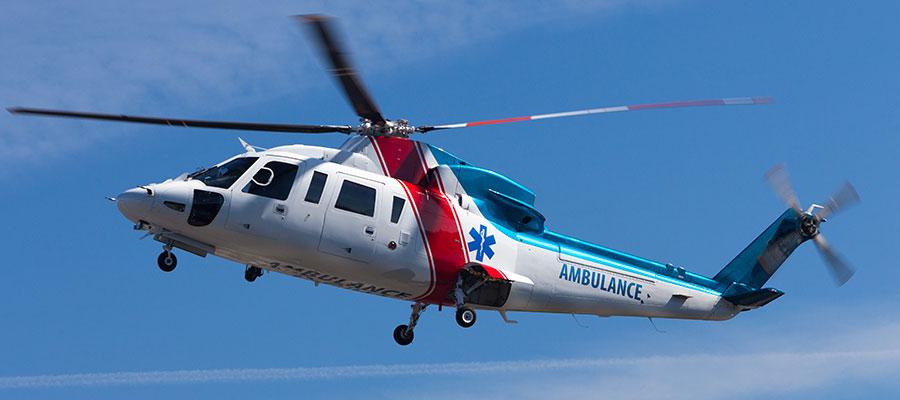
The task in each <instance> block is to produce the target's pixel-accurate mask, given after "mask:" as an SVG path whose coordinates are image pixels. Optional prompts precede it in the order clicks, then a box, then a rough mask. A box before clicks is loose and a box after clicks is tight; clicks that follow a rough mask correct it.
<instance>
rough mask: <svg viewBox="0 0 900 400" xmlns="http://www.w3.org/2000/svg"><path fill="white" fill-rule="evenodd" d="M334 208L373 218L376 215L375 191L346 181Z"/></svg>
mask: <svg viewBox="0 0 900 400" xmlns="http://www.w3.org/2000/svg"><path fill="white" fill-rule="evenodd" d="M334 207H335V208H338V209H341V210H344V211H350V212H354V213H357V214H362V215H366V216H369V217H372V216H374V215H375V189H373V188H370V187H368V186H364V185H360V184H358V183H356V182H351V181H346V180H345V181H344V184H343V185H342V186H341V192H340V193H339V194H338V199H337V202H336V203H335V204H334Z"/></svg>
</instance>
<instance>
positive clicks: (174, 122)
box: [6, 107, 353, 133]
mask: <svg viewBox="0 0 900 400" xmlns="http://www.w3.org/2000/svg"><path fill="white" fill-rule="evenodd" d="M6 111H9V112H10V113H11V114H20V115H41V116H47V117H66V118H81V119H95V120H102V121H120V122H132V123H138V124H152V125H167V126H180V127H185V128H212V129H233V130H241V131H264V132H286V133H332V132H340V133H352V132H353V127H350V126H348V125H294V124H266V123H256V122H228V121H203V120H196V119H173V118H160V117H139V116H133V115H114V114H98V113H87V112H76V111H62V110H46V109H40V108H24V107H14V108H7V109H6Z"/></svg>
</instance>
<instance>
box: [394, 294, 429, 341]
mask: <svg viewBox="0 0 900 400" xmlns="http://www.w3.org/2000/svg"><path fill="white" fill-rule="evenodd" d="M425 307H428V304H425V303H415V304H413V305H412V314H410V315H409V325H397V327H396V328H394V341H395V342H397V344H399V345H401V346H406V345H408V344H410V343H412V341H413V329H415V328H416V323H417V322H419V316H420V315H422V312H423V311H425Z"/></svg>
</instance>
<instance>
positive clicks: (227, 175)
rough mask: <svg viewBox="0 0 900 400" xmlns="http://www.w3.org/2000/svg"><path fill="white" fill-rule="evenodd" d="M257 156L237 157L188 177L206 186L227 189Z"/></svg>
mask: <svg viewBox="0 0 900 400" xmlns="http://www.w3.org/2000/svg"><path fill="white" fill-rule="evenodd" d="M258 159H259V157H238V158H235V159H233V160H231V161H228V162H226V163H224V164H222V165H219V166H215V167H210V168H206V169H202V170H200V171H197V172H194V173H193V174H190V175H188V179H194V180H198V181H200V182H203V183H204V184H205V185H206V186H212V187H217V188H221V189H228V188H230V187H231V185H233V184H234V182H236V181H237V180H238V178H240V177H241V175H243V174H244V173H245V172H247V170H248V169H250V167H251V166H252V165H253V163H255V162H256V160H258Z"/></svg>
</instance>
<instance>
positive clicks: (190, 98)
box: [0, 0, 669, 167]
mask: <svg viewBox="0 0 900 400" xmlns="http://www.w3.org/2000/svg"><path fill="white" fill-rule="evenodd" d="M668 2H669V1H667V0H654V1H646V0H644V1H626V0H600V1H593V2H581V1H564V2H552V3H547V2H541V1H522V2H510V3H507V2H482V1H453V2H445V1H424V2H421V1H395V2H392V3H391V6H390V7H384V6H383V5H382V4H367V3H360V2H352V1H324V0H323V1H315V0H309V1H303V2H276V3H272V4H268V5H266V6H259V5H256V4H254V5H250V4H248V3H245V2H238V1H217V2H203V1H201V2H191V3H189V4H185V3H183V2H170V1H162V2H152V3H123V2H115V1H98V2H90V3H71V2H52V1H51V2H40V3H35V2H27V1H20V2H8V3H5V4H4V9H3V13H0V48H2V49H3V57H0V103H2V105H4V106H10V105H31V106H44V107H59V108H69V109H81V110H99V111H107V112H123V113H151V114H158V113H164V114H173V113H174V114H178V115H188V116H191V115H198V114H199V115H208V114H210V113H215V112H216V111H218V110H225V109H229V108H234V107H239V106H241V105H247V104H252V103H254V102H260V101H265V100H271V99H275V98H278V97H280V96H283V95H286V94H289V93H293V94H296V95H297V96H298V98H299V97H301V96H300V95H299V94H298V93H297V92H298V91H302V90H303V87H304V86H306V85H309V84H311V82H320V81H321V80H322V79H321V78H322V75H321V72H320V71H318V69H319V65H318V63H317V61H315V60H313V59H312V56H311V54H310V53H309V52H308V51H306V50H305V49H304V48H303V46H304V45H303V42H304V39H303V38H302V36H301V35H300V33H299V32H298V28H297V27H296V26H295V23H294V22H293V21H291V20H290V19H289V18H287V16H289V15H293V14H299V13H309V12H325V13H329V14H333V15H335V16H338V17H340V18H341V24H342V25H343V27H344V28H345V29H344V30H345V31H346V33H347V36H349V39H350V40H349V44H350V45H351V46H352V47H353V49H354V50H356V55H357V58H358V59H359V61H360V64H362V65H364V66H365V70H366V71H367V72H369V73H377V72H378V71H379V70H383V69H389V68H391V67H393V66H396V65H397V64H398V63H404V64H405V63H409V62H421V60H427V59H429V58H430V57H434V56H437V55H441V54H447V52H448V51H450V50H452V49H454V48H458V47H461V46H465V45H467V44H469V43H472V42H473V41H480V40H487V39H489V38H490V37H492V36H495V35H498V34H503V33H505V32H511V31H515V30H518V29H523V28H525V27H528V26H533V25H535V24H540V23H543V22H548V21H553V20H578V19H581V20H584V19H585V18H596V17H598V16H603V15H605V14H607V13H610V12H613V11H617V10H621V9H623V8H642V9H652V8H655V7H657V6H659V5H660V4H666V3H668ZM62 16H64V17H62ZM411 60H412V61H411ZM88 126H89V127H90V132H87V129H85V125H80V124H78V123H74V122H71V121H65V122H63V123H58V122H56V121H49V120H43V119H32V120H27V121H26V120H25V119H23V118H17V119H12V118H11V117H10V116H8V115H6V114H5V113H3V115H0V127H2V128H0V160H2V161H0V162H3V163H9V164H10V166H12V167H15V166H16V165H21V161H27V160H32V159H37V158H38V156H39V157H40V158H41V159H45V158H46V157H51V158H52V157H58V156H66V155H68V154H72V153H75V152H78V151H80V150H82V149H85V148H87V147H90V146H91V144H93V143H96V142H97V141H98V140H100V139H101V138H104V137H116V132H118V131H121V130H122V129H123V128H122V127H121V126H118V127H109V126H106V125H96V124H92V125H88Z"/></svg>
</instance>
